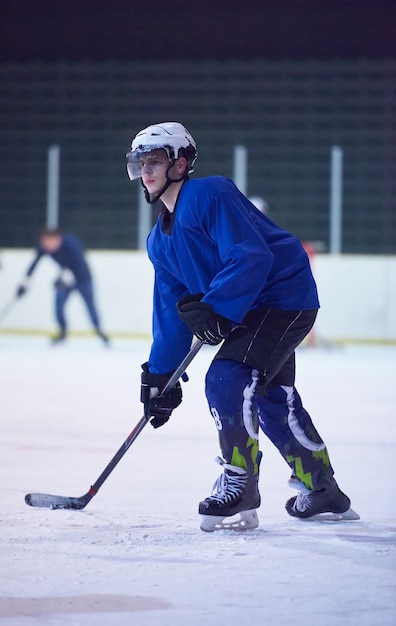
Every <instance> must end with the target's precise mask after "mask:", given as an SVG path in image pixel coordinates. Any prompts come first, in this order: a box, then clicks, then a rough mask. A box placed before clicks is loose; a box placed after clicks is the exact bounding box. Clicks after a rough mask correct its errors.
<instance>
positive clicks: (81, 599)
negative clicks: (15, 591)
mask: <svg viewBox="0 0 396 626" xmlns="http://www.w3.org/2000/svg"><path fill="white" fill-rule="evenodd" d="M169 608H171V605H170V604H169V602H166V601H165V600H162V599H160V598H155V597H142V596H125V595H104V594H87V595H74V596H59V597H53V596H51V597H35V598H11V597H8V598H0V616H1V618H5V617H9V618H15V617H45V616H48V615H69V614H76V613H78V614H100V613H132V612H136V611H156V610H161V609H169Z"/></svg>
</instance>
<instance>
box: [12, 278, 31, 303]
mask: <svg viewBox="0 0 396 626" xmlns="http://www.w3.org/2000/svg"><path fill="white" fill-rule="evenodd" d="M29 285H30V278H29V276H25V278H24V279H23V281H22V282H21V284H20V285H19V286H18V287H17V290H16V294H15V295H16V297H17V298H22V296H24V295H25V293H26V292H27V291H28V289H29Z"/></svg>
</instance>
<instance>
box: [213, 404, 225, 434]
mask: <svg viewBox="0 0 396 626" xmlns="http://www.w3.org/2000/svg"><path fill="white" fill-rule="evenodd" d="M210 412H211V413H212V417H213V419H214V421H215V424H216V428H217V430H223V424H222V423H221V419H220V415H219V412H218V410H217V409H215V407H214V406H212V407H211V408H210Z"/></svg>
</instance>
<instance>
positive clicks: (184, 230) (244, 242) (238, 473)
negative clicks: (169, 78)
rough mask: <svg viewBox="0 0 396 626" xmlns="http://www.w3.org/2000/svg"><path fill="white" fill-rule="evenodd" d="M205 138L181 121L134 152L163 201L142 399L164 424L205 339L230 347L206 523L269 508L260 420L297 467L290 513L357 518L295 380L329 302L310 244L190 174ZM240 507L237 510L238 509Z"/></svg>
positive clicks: (150, 196)
mask: <svg viewBox="0 0 396 626" xmlns="http://www.w3.org/2000/svg"><path fill="white" fill-rule="evenodd" d="M196 158H197V148H196V143H195V141H194V139H193V137H192V136H191V134H190V133H189V132H188V130H187V129H186V128H185V127H184V126H182V125H181V124H180V123H178V122H164V123H159V124H155V125H152V126H148V127H147V128H145V129H144V130H142V131H140V132H139V133H138V134H137V135H136V137H135V138H134V139H133V141H132V145H131V149H130V151H129V152H128V154H127V171H128V174H129V177H130V179H131V180H134V179H137V178H140V180H141V183H142V185H143V188H144V192H145V196H146V199H147V201H148V202H149V203H150V204H153V203H155V202H157V201H158V200H159V199H160V200H161V202H162V208H161V213H160V215H159V217H158V220H157V223H156V224H155V226H154V228H153V229H152V231H151V233H150V234H149V236H148V240H147V249H148V255H149V258H150V260H151V262H152V264H153V266H154V270H155V283H154V305H153V342H152V346H151V350H150V355H149V359H148V362H147V363H145V364H144V365H143V366H142V368H143V373H142V376H141V400H142V402H143V403H144V406H145V412H146V415H147V417H148V418H151V423H152V425H153V426H154V428H158V427H159V426H162V425H163V424H164V423H165V422H166V421H167V420H168V419H169V417H170V415H171V413H172V411H173V409H175V408H176V407H177V406H178V405H179V404H180V403H181V401H182V390H181V385H180V383H179V384H177V385H176V386H175V387H174V388H173V389H172V390H171V391H169V392H167V393H166V394H163V395H155V394H158V390H161V389H162V388H163V387H164V385H165V383H166V381H167V379H168V378H169V376H170V374H171V373H172V372H173V371H174V370H175V369H176V367H177V366H178V365H179V363H180V362H181V361H182V359H183V358H184V357H185V356H186V354H187V352H188V350H189V348H190V346H191V342H192V336H193V335H195V336H196V337H198V338H199V339H200V340H201V341H203V342H204V343H206V344H209V345H212V346H215V345H218V344H220V343H222V345H221V347H220V348H219V350H218V352H217V353H216V354H215V356H214V359H213V361H212V363H211V365H210V367H209V370H208V372H207V375H206V397H207V401H208V404H209V409H210V412H211V415H212V417H213V419H214V422H215V424H216V426H217V429H218V433H219V443H220V448H221V453H222V456H221V457H219V458H218V462H219V463H220V464H221V465H222V466H223V473H222V475H221V476H220V477H219V478H218V480H217V481H216V483H215V486H214V488H213V492H212V495H210V496H209V497H207V498H206V499H204V500H203V501H202V502H200V503H199V513H200V514H201V529H202V530H204V531H213V530H216V529H221V528H231V529H233V528H234V529H249V528H255V527H257V525H258V517H257V512H256V509H257V508H258V507H259V506H260V493H259V484H258V483H259V466H260V459H261V452H260V450H259V427H260V428H261V429H262V431H263V432H264V433H265V435H266V436H267V437H269V439H270V440H271V441H272V443H273V444H274V445H275V446H276V447H277V448H278V450H279V452H280V453H281V455H282V456H283V458H284V459H285V461H286V462H287V463H288V465H289V466H290V468H291V470H292V477H291V479H290V481H289V483H290V485H291V486H293V487H296V488H297V489H298V491H299V494H298V495H297V496H295V497H292V498H290V499H289V500H288V501H287V502H286V510H287V512H288V513H289V515H292V516H294V517H297V518H310V517H313V516H316V515H318V514H322V513H331V514H333V515H334V516H338V517H343V518H349V519H351V518H357V517H358V516H357V514H356V513H354V512H353V511H352V509H351V508H350V500H349V498H348V497H347V496H346V495H345V494H344V493H343V492H342V491H341V490H340V489H339V487H338V485H337V483H336V481H335V479H334V475H333V474H334V472H333V468H332V466H331V464H330V460H329V455H328V452H327V448H326V446H325V444H324V442H323V441H322V439H321V437H320V436H319V434H318V432H317V430H316V429H315V427H314V425H313V423H312V421H311V418H310V416H309V414H308V413H307V411H306V410H305V409H304V407H303V405H302V402H301V398H300V396H299V394H298V392H297V389H296V387H295V386H294V382H295V349H296V348H297V346H298V345H299V344H300V343H301V342H302V340H303V339H304V337H305V336H306V335H307V333H308V332H309V331H310V329H311V328H312V326H313V324H314V322H315V318H316V315H317V310H318V307H319V302H318V296H317V290H316V285H315V281H314V279H313V276H312V273H311V270H310V266H309V261H308V257H307V255H306V253H305V251H304V249H303V247H302V245H301V244H300V242H299V241H298V240H297V239H296V238H294V237H293V236H291V235H290V234H289V233H288V232H285V231H284V230H282V229H281V228H280V227H278V226H277V225H276V224H274V223H273V222H272V221H271V220H269V219H268V217H266V216H265V215H264V214H263V213H262V212H260V211H259V210H258V209H257V208H256V207H255V206H254V205H253V204H252V203H251V202H250V201H249V200H248V199H247V198H246V197H245V196H244V195H243V194H242V193H240V191H239V190H238V189H237V187H236V186H235V185H234V183H233V182H232V181H231V180H229V179H227V178H224V177H222V176H211V177H207V178H201V179H190V177H189V175H190V174H191V173H192V172H193V171H194V163H195V160H196ZM236 514H238V515H236Z"/></svg>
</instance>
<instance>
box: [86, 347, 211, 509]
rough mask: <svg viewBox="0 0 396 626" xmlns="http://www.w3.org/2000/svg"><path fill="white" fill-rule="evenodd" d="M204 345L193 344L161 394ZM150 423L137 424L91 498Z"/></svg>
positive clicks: (104, 472) (146, 421)
mask: <svg viewBox="0 0 396 626" xmlns="http://www.w3.org/2000/svg"><path fill="white" fill-rule="evenodd" d="M202 345H203V344H202V341H199V340H197V341H196V342H195V343H194V344H193V346H192V347H191V349H190V351H189V353H188V354H187V356H186V357H185V358H184V359H183V361H182V362H181V363H180V365H179V367H178V368H177V369H176V370H175V372H174V373H173V374H172V376H171V377H170V379H169V380H168V382H167V383H166V385H165V387H164V388H163V390H162V392H161V393H164V392H165V393H166V392H167V391H168V390H169V389H172V387H174V385H175V384H176V383H177V381H178V380H179V378H180V377H181V376H182V375H183V374H184V372H185V371H186V369H187V367H188V366H189V365H190V363H191V361H192V360H193V358H194V357H195V355H196V354H197V353H198V351H199V350H200V349H201V347H202ZM148 421H149V420H148V419H147V417H146V416H143V417H142V418H141V419H140V420H139V421H138V423H137V424H136V426H135V428H134V429H133V430H132V431H131V433H130V434H129V435H128V437H127V438H126V439H125V441H124V443H123V444H122V446H121V447H120V448H119V450H118V451H117V452H116V453H115V455H114V456H113V458H112V459H111V461H110V462H109V463H108V465H107V466H106V467H105V469H104V470H103V472H102V473H101V475H100V476H99V478H98V479H97V480H96V481H95V482H94V484H93V485H92V486H91V488H90V490H89V492H88V493H89V494H90V495H91V497H93V496H94V495H95V494H96V493H97V492H98V490H99V489H100V487H101V486H102V485H103V483H104V481H105V480H106V479H107V478H108V477H109V475H110V474H111V472H112V471H113V469H114V468H115V467H116V465H118V463H119V462H120V460H121V459H122V457H123V456H124V454H125V453H126V452H127V450H129V448H130V447H131V445H132V444H133V442H134V441H135V440H136V439H137V437H138V436H139V435H140V433H141V432H142V430H143V428H144V427H145V426H146V424H147V423H148Z"/></svg>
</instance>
